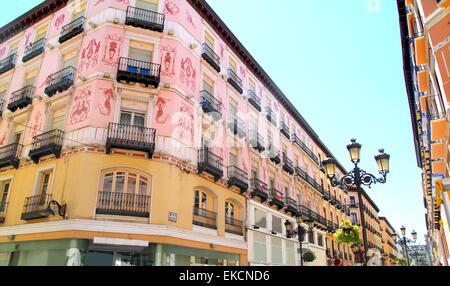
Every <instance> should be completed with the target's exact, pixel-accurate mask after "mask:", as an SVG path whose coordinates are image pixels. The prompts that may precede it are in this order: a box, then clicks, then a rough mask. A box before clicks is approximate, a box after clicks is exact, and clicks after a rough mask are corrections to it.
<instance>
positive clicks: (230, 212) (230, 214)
mask: <svg viewBox="0 0 450 286" xmlns="http://www.w3.org/2000/svg"><path fill="white" fill-rule="evenodd" d="M225 216H226V218H227V222H230V223H233V221H234V204H233V203H230V202H225Z"/></svg>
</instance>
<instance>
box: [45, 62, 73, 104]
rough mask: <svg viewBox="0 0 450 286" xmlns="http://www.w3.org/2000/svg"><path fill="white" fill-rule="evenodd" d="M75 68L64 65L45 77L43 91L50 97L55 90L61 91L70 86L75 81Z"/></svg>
mask: <svg viewBox="0 0 450 286" xmlns="http://www.w3.org/2000/svg"><path fill="white" fill-rule="evenodd" d="M75 73H76V69H75V68H74V67H66V68H64V69H62V70H60V71H58V72H56V73H54V74H52V75H49V76H48V78H47V86H46V88H45V90H44V93H45V94H46V95H48V96H49V97H52V96H53V95H55V94H56V93H57V92H63V91H65V90H67V89H68V88H69V87H71V86H72V85H73V84H74V82H75Z"/></svg>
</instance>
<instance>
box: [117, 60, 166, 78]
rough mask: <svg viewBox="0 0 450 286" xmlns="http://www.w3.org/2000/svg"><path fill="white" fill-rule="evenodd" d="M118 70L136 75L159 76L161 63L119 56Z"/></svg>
mask: <svg viewBox="0 0 450 286" xmlns="http://www.w3.org/2000/svg"><path fill="white" fill-rule="evenodd" d="M119 72H126V73H129V74H132V75H135V76H138V77H156V78H159V77H160V73H161V65H159V64H154V63H151V62H144V61H140V60H136V59H129V58H120V59H119Z"/></svg>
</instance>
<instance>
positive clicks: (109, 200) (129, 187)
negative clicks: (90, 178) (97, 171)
mask: <svg viewBox="0 0 450 286" xmlns="http://www.w3.org/2000/svg"><path fill="white" fill-rule="evenodd" d="M149 182H150V178H149V177H148V176H145V175H142V174H139V173H137V172H135V171H132V170H124V169H119V170H113V171H106V172H104V173H103V175H102V180H101V185H100V189H99V192H98V201H97V210H96V213H97V214H105V215H123V216H137V217H148V216H149V215H150V190H149V186H150V183H149Z"/></svg>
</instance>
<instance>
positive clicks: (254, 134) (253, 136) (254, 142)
mask: <svg viewBox="0 0 450 286" xmlns="http://www.w3.org/2000/svg"><path fill="white" fill-rule="evenodd" d="M249 142H250V145H251V146H252V148H253V149H255V150H258V151H259V152H264V151H265V150H266V148H265V147H264V138H263V137H262V136H261V135H259V133H258V131H256V130H250V132H249Z"/></svg>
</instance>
